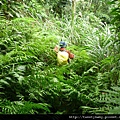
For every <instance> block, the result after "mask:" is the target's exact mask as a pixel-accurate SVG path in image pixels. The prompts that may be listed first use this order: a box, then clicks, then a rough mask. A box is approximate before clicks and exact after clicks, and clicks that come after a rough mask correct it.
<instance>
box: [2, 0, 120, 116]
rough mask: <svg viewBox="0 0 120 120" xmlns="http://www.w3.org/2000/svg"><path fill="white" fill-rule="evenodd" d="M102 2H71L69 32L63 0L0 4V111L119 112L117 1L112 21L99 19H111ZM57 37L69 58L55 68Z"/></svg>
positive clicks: (11, 112) (33, 0) (107, 8)
mask: <svg viewBox="0 0 120 120" xmlns="http://www.w3.org/2000/svg"><path fill="white" fill-rule="evenodd" d="M107 2H108V1H105V0H100V2H98V0H96V1H95V0H91V2H90V1H84V0H83V1H80V2H77V10H76V16H75V19H74V29H73V31H72V34H71V16H70V15H71V13H70V10H71V6H70V5H69V4H67V1H66V2H65V3H63V1H61V0H56V1H53V0H52V1H49V0H42V1H40V0H32V1H28V0H24V1H22V0H19V2H18V1H4V0H2V1H1V2H0V4H1V5H2V6H1V10H0V31H1V33H0V38H1V41H0V73H1V74H0V91H1V93H0V98H1V100H0V109H1V114H35V113H37V114H39V113H58V114H67V113H81V114H88V113H89V114H96V113H97V114H101V113H107V114H108V113H115V114H117V113H119V112H118V110H119V109H120V108H119V105H120V102H119V96H120V95H119V84H120V72H119V68H120V65H119V62H120V61H119V58H120V54H119V51H120V50H119V39H118V38H119V32H118V31H119V25H118V23H119V21H118V16H119V14H118V11H119V6H117V5H116V2H117V3H119V2H118V1H116V2H115V1H113V2H112V3H115V5H116V8H117V9H114V10H113V13H114V15H115V19H114V17H113V23H114V24H112V25H110V24H109V25H108V24H104V23H103V21H102V19H101V16H106V18H107V19H109V18H110V17H111V16H110V15H109V14H108V13H105V11H106V10H108V11H109V7H110V8H111V6H110V4H109V5H107ZM112 3H111V4H112ZM106 5H107V6H106ZM118 5H119V4H118ZM43 6H44V7H43ZM78 6H81V7H79V9H78ZM53 8H54V11H55V12H58V14H59V15H62V18H61V19H60V18H58V17H57V16H56V17H53V14H51V13H52V12H50V10H52V9H53ZM58 8H60V9H59V10H60V11H57V9H58ZM63 8H64V9H63ZM102 8H104V9H102ZM61 9H62V10H61ZM79 10H81V12H82V13H83V16H81V17H79V15H78V14H77V12H78V11H79ZM96 11H98V12H96ZM63 13H65V14H64V15H63ZM101 13H102V14H101ZM99 15H101V16H99ZM116 16H117V18H116ZM5 18H6V19H5ZM112 28H114V29H112ZM71 37H73V39H72V41H71ZM61 39H64V40H65V41H67V42H68V47H67V49H69V50H70V51H71V52H72V53H74V54H75V58H74V59H73V60H71V61H70V64H69V65H65V66H60V67H59V66H56V65H57V64H56V53H55V52H54V51H53V49H54V47H55V45H56V44H58V43H59V41H60V40H61ZM114 86H116V87H114ZM104 103H106V104H104Z"/></svg>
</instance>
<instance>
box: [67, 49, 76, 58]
mask: <svg viewBox="0 0 120 120" xmlns="http://www.w3.org/2000/svg"><path fill="white" fill-rule="evenodd" d="M66 52H67V53H68V54H69V58H70V59H73V58H74V57H75V55H74V54H73V53H71V52H70V51H69V50H66Z"/></svg>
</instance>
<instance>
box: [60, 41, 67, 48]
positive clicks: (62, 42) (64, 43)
mask: <svg viewBox="0 0 120 120" xmlns="http://www.w3.org/2000/svg"><path fill="white" fill-rule="evenodd" d="M59 46H60V47H61V48H65V47H67V43H66V42H64V41H60V43H59Z"/></svg>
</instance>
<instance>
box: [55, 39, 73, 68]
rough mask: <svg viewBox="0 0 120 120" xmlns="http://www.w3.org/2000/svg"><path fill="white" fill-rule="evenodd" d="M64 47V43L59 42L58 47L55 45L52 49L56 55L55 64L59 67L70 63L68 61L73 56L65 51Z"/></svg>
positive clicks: (65, 45)
mask: <svg viewBox="0 0 120 120" xmlns="http://www.w3.org/2000/svg"><path fill="white" fill-rule="evenodd" d="M59 47H60V48H59ZM66 47H67V44H66V42H64V41H60V43H59V46H58V45H56V46H55V48H54V51H55V52H56V53H57V64H58V65H59V66H60V65H65V64H68V63H70V59H73V58H74V54H73V53H71V52H70V51H69V50H66Z"/></svg>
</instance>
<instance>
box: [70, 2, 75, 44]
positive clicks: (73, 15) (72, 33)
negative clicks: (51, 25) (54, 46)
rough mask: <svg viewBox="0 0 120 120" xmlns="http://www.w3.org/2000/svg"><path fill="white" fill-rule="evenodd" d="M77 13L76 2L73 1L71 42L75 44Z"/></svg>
mask: <svg viewBox="0 0 120 120" xmlns="http://www.w3.org/2000/svg"><path fill="white" fill-rule="evenodd" d="M75 12H76V0H72V20H71V42H73V38H74V22H75Z"/></svg>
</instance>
